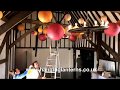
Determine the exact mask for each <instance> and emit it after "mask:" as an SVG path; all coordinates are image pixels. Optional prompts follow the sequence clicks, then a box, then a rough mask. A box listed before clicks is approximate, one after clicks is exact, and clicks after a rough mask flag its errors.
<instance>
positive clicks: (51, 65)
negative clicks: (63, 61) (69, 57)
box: [46, 65, 55, 67]
mask: <svg viewBox="0 0 120 90" xmlns="http://www.w3.org/2000/svg"><path fill="white" fill-rule="evenodd" d="M46 66H48V67H52V66H55V65H46Z"/></svg>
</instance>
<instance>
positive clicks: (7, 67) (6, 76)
mask: <svg viewBox="0 0 120 90" xmlns="http://www.w3.org/2000/svg"><path fill="white" fill-rule="evenodd" d="M9 33H10V31H9V32H8V34H9ZM8 56H9V35H7V41H6V63H5V64H6V66H5V68H6V69H5V78H6V79H8V78H9V75H8V71H9V63H8V62H9V61H8V60H9V58H8Z"/></svg>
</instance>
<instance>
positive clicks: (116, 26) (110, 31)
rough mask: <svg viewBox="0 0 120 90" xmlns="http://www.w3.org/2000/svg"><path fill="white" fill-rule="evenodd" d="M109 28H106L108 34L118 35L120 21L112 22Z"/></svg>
mask: <svg viewBox="0 0 120 90" xmlns="http://www.w3.org/2000/svg"><path fill="white" fill-rule="evenodd" d="M108 26H109V27H108V29H105V30H104V33H105V34H106V35H108V36H116V35H118V34H119V32H120V26H119V24H118V23H110V24H109V25H108Z"/></svg>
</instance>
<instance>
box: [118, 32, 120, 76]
mask: <svg viewBox="0 0 120 90" xmlns="http://www.w3.org/2000/svg"><path fill="white" fill-rule="evenodd" d="M118 56H119V57H118V61H120V33H119V34H118ZM119 65H120V62H118V75H119V74H120V72H119V69H120V68H119Z"/></svg>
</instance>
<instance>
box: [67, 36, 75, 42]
mask: <svg viewBox="0 0 120 90" xmlns="http://www.w3.org/2000/svg"><path fill="white" fill-rule="evenodd" d="M76 39H77V37H76V36H74V35H70V36H69V40H70V41H72V42H75V41H76Z"/></svg>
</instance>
